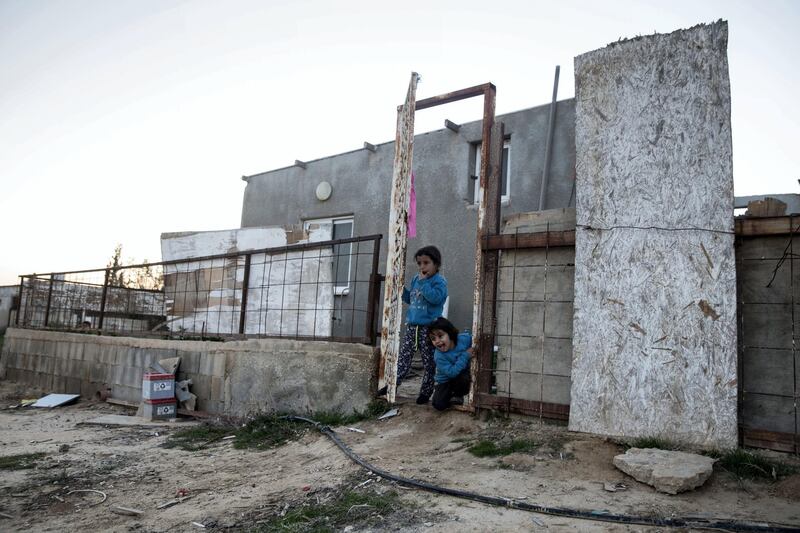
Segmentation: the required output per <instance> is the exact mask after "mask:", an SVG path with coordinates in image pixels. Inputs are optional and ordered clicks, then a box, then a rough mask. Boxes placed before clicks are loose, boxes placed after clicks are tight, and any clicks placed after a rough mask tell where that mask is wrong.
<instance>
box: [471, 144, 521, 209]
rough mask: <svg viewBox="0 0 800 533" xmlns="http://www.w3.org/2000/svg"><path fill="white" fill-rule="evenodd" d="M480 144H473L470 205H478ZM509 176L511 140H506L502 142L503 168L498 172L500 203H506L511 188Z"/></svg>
mask: <svg viewBox="0 0 800 533" xmlns="http://www.w3.org/2000/svg"><path fill="white" fill-rule="evenodd" d="M481 144H482V143H477V144H475V168H474V171H473V173H472V176H470V177H471V179H472V181H473V186H472V190H473V193H472V203H474V204H478V203H480V196H479V194H480V187H479V182H478V180H479V176H480V172H481ZM510 174H511V140H509V139H506V140H505V141H503V166H502V169H501V171H500V177H501V179H500V195H501V196H500V201H502V202H508V199H509V197H510V194H511V187H510V184H509V178H508V177H509V175H510Z"/></svg>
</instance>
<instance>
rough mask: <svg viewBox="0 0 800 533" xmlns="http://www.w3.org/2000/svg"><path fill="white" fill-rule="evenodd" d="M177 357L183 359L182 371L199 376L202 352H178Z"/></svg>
mask: <svg viewBox="0 0 800 533" xmlns="http://www.w3.org/2000/svg"><path fill="white" fill-rule="evenodd" d="M176 355H177V357H180V358H181V365H180V367H179V368H180V369H181V370H182V371H184V372H186V373H188V374H192V375H194V374H197V373H199V371H200V357H201V352H191V351H184V350H177V354H176Z"/></svg>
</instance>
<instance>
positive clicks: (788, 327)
mask: <svg viewBox="0 0 800 533" xmlns="http://www.w3.org/2000/svg"><path fill="white" fill-rule="evenodd" d="M741 334H742V342H743V344H744V345H745V346H756V347H759V348H791V347H792V306H791V305H780V304H763V305H756V304H750V305H743V306H742V327H741Z"/></svg>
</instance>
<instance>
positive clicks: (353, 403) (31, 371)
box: [0, 328, 377, 416]
mask: <svg viewBox="0 0 800 533" xmlns="http://www.w3.org/2000/svg"><path fill="white" fill-rule="evenodd" d="M175 356H180V357H181V366H180V368H179V373H178V379H192V381H193V382H194V385H193V387H192V389H191V390H192V392H194V393H195V394H196V395H197V396H198V406H197V408H198V409H200V410H204V411H208V412H211V413H220V414H227V415H233V416H243V415H247V414H249V413H253V412H257V411H285V412H296V413H304V412H311V413H313V412H316V411H341V412H347V413H349V412H352V411H353V410H354V409H356V410H363V409H364V408H365V407H366V406H367V404H368V403H369V402H370V401H371V399H372V398H373V392H374V391H375V389H376V385H377V383H376V376H375V369H376V368H377V365H376V363H375V360H374V355H373V349H372V348H371V347H368V346H363V345H360V344H343V343H329V342H320V341H291V340H284V339H258V340H255V339H254V340H246V341H235V342H225V343H220V342H203V341H170V340H161V339H138V338H133V337H106V336H102V337H101V336H95V335H83V334H77V333H62V332H52V331H36V330H28V329H20V328H9V329H8V331H7V333H6V336H5V340H4V343H3V350H2V354H0V379H8V380H11V381H17V382H21V383H27V384H30V385H34V386H37V387H39V388H41V389H44V390H46V391H52V392H57V393H71V394H81V396H83V397H84V398H92V397H93V396H94V394H95V392H97V391H98V390H100V389H102V388H104V387H106V386H108V387H110V388H111V389H112V395H113V396H114V397H116V398H119V399H122V400H126V401H131V402H138V401H140V400H141V385H142V374H143V373H144V371H145V370H146V369H147V367H148V366H149V365H150V364H151V363H152V362H153V361H157V360H159V359H163V358H167V357H175Z"/></svg>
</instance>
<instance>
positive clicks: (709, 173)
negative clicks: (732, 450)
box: [569, 22, 737, 447]
mask: <svg viewBox="0 0 800 533" xmlns="http://www.w3.org/2000/svg"><path fill="white" fill-rule="evenodd" d="M727 36H728V30H727V24H726V23H725V22H719V23H715V24H710V25H705V26H696V27H694V28H691V29H688V30H682V31H677V32H674V33H670V34H666V35H652V36H647V37H642V38H637V39H632V40H629V41H623V42H620V43H615V44H612V45H610V46H608V47H606V48H604V49H601V50H597V51H595V52H590V53H588V54H584V55H582V56H579V57H577V58H575V90H576V102H577V104H576V109H577V111H576V127H575V136H576V149H577V153H578V158H577V162H576V172H577V206H576V209H577V230H576V249H575V265H576V268H575V319H574V357H573V364H572V380H573V382H572V393H571V402H572V403H571V411H570V421H569V425H570V429H572V430H576V431H586V432H591V433H599V434H606V435H618V436H626V437H639V436H652V435H663V436H669V437H670V438H672V439H674V440H678V441H683V442H687V443H692V444H697V445H704V446H715V447H732V446H735V445H736V443H737V413H736V395H737V386H736V382H737V375H736V271H735V264H734V247H733V241H734V235H733V229H734V228H733V216H732V213H733V175H732V163H731V122H730V82H729V78H728V61H727Z"/></svg>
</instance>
